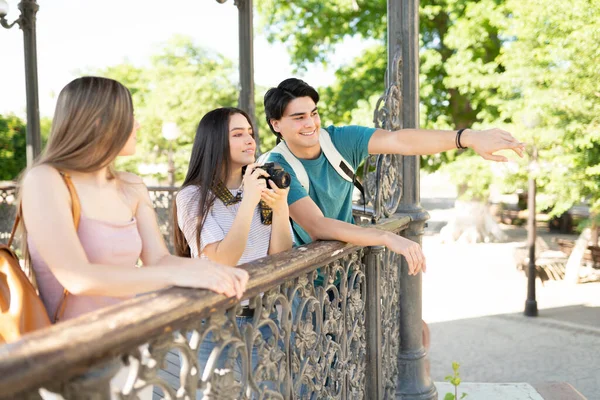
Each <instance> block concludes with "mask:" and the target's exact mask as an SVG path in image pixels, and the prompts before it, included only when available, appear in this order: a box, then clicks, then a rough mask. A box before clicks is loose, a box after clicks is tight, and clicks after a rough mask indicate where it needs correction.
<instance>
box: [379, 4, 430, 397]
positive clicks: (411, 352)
mask: <svg viewBox="0 0 600 400" xmlns="http://www.w3.org/2000/svg"><path fill="white" fill-rule="evenodd" d="M388 46H389V51H388V60H389V62H390V63H391V62H392V59H393V57H394V53H395V51H400V52H401V54H402V69H401V71H402V127H403V128H418V126H419V0H388ZM419 168H420V158H419V157H418V156H405V157H403V162H402V170H403V172H402V175H403V176H402V181H403V183H404V192H403V196H402V200H401V202H400V206H399V208H398V213H400V214H404V215H409V216H410V217H411V220H412V222H411V224H410V227H409V228H408V229H407V230H406V231H405V232H404V236H405V237H406V238H408V239H410V240H413V241H415V242H417V243H419V244H420V243H421V237H422V235H423V229H424V227H425V221H427V219H429V214H428V213H427V212H426V211H425V210H424V209H423V208H422V207H421V205H420V202H421V200H420V188H419ZM400 276H401V278H400V285H401V286H400V293H401V296H400V355H399V359H398V370H399V377H398V385H397V387H396V397H397V398H401V399H403V400H409V399H411V400H412V399H432V400H433V399H437V390H436V388H435V386H434V384H433V382H432V381H431V378H430V376H429V374H428V372H427V370H426V367H425V357H426V355H427V352H426V350H425V348H424V347H423V338H422V334H423V332H422V325H421V318H422V292H421V289H422V286H421V273H419V274H418V275H416V276H410V275H408V265H407V263H406V260H405V259H404V258H402V264H401V275H400Z"/></svg>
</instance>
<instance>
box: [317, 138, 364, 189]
mask: <svg viewBox="0 0 600 400" xmlns="http://www.w3.org/2000/svg"><path fill="white" fill-rule="evenodd" d="M319 143H320V144H321V150H322V151H323V154H325V158H327V161H329V164H331V166H332V167H333V168H334V169H335V170H336V171H337V173H338V175H340V176H341V177H342V178H344V179H345V180H347V181H348V182H351V183H352V184H353V185H354V186H355V187H356V188H357V189H358V190H359V191H360V193H361V194H362V196H363V198H364V197H365V189H364V188H363V185H362V184H361V183H360V182H359V180H358V178H357V176H356V174H355V173H354V170H353V168H352V164H350V163H349V162H348V161H347V160H346V159H345V158H344V157H343V156H342V155H341V154H340V152H339V151H338V149H337V148H336V147H335V145H334V144H333V141H332V140H331V136H329V132H327V130H326V129H323V128H321V131H320V133H319Z"/></svg>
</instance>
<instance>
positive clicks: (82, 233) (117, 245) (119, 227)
mask: <svg viewBox="0 0 600 400" xmlns="http://www.w3.org/2000/svg"><path fill="white" fill-rule="evenodd" d="M77 235H78V236H79V240H80V241H81V245H82V246H83V249H84V250H85V253H86V254H87V257H88V260H89V262H90V263H93V264H109V265H122V266H123V268H135V264H136V263H137V261H138V259H139V257H140V254H141V252H142V239H141V237H140V235H139V232H138V230H137V223H136V220H135V218H133V219H132V220H131V221H130V222H127V223H123V224H115V223H111V222H105V221H99V220H95V219H91V218H86V217H85V216H84V215H83V214H82V215H81V218H80V220H79V229H78V230H77ZM28 247H29V253H30V256H31V264H32V266H33V270H34V271H35V276H36V279H37V284H38V288H39V291H40V297H41V298H42V301H43V302H44V305H45V306H46V311H47V312H48V315H49V317H50V319H53V318H54V315H55V313H56V310H57V308H58V306H59V304H60V302H61V299H62V297H63V286H62V285H61V284H60V283H59V282H58V280H57V279H56V278H55V277H54V274H53V273H52V272H51V271H50V268H48V265H47V264H46V262H44V260H43V259H42V258H41V256H40V254H39V253H38V252H37V249H36V248H35V245H34V244H33V243H32V242H31V241H28ZM122 300H125V299H123V298H117V297H106V296H75V295H74V294H71V293H70V294H69V295H68V297H67V301H66V305H65V310H64V314H63V316H62V317H61V318H60V319H61V321H64V320H67V319H70V318H75V317H78V316H80V315H81V314H85V313H87V312H90V311H94V310H97V309H99V308H103V307H106V306H110V305H113V304H116V303H118V302H120V301H122ZM52 322H54V321H52Z"/></svg>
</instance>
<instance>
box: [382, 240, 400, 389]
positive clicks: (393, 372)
mask: <svg viewBox="0 0 600 400" xmlns="http://www.w3.org/2000/svg"><path fill="white" fill-rule="evenodd" d="M383 257H384V262H383V263H381V314H382V315H381V331H382V340H381V354H382V356H383V360H382V368H383V371H382V375H383V393H384V398H385V399H394V398H396V397H395V396H396V382H397V378H398V355H399V352H400V325H399V324H398V321H399V320H400V296H401V293H400V279H399V271H398V265H399V264H400V256H399V255H398V254H396V253H394V252H392V251H390V250H389V249H387V248H386V249H385V252H384V254H383Z"/></svg>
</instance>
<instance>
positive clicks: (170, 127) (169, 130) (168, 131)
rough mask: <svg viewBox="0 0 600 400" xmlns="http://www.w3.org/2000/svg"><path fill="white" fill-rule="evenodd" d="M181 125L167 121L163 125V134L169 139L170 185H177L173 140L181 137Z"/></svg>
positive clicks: (168, 170)
mask: <svg viewBox="0 0 600 400" xmlns="http://www.w3.org/2000/svg"><path fill="white" fill-rule="evenodd" d="M179 133H180V132H179V127H178V126H177V124H176V123H175V122H165V123H164V124H163V126H162V135H163V137H164V138H165V139H167V140H168V141H169V153H168V156H169V161H168V169H167V172H168V173H169V186H171V187H174V186H175V162H174V160H173V140H175V139H177V138H178V137H179Z"/></svg>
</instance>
